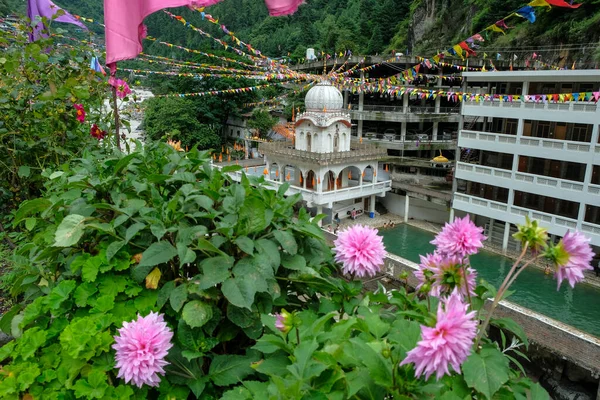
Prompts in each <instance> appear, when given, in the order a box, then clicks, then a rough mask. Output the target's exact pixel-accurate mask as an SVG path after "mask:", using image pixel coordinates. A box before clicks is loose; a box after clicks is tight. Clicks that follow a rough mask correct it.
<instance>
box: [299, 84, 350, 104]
mask: <svg viewBox="0 0 600 400" xmlns="http://www.w3.org/2000/svg"><path fill="white" fill-rule="evenodd" d="M304 105H305V106H306V109H307V110H313V111H324V110H326V111H339V110H341V109H342V108H344V98H343V97H342V93H340V91H339V90H338V89H337V88H335V87H333V86H332V85H331V83H330V82H328V81H322V82H320V83H318V84H317V85H316V86H314V87H313V88H312V89H310V90H309V91H308V93H307V94H306V97H305V98H304Z"/></svg>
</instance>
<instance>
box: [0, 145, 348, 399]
mask: <svg viewBox="0 0 600 400" xmlns="http://www.w3.org/2000/svg"><path fill="white" fill-rule="evenodd" d="M137 149H138V150H137V151H136V152H133V153H131V154H129V155H125V154H121V153H114V154H113V153H110V152H103V151H102V150H101V149H98V150H94V151H87V152H86V153H85V154H84V156H83V157H82V158H81V159H79V160H77V161H74V162H72V163H70V164H69V165H65V166H64V167H62V168H61V169H60V170H55V171H51V170H47V171H45V172H44V176H45V179H46V191H45V194H44V196H43V197H40V198H37V199H34V200H31V201H28V202H25V203H24V204H23V205H22V206H21V208H20V209H19V210H18V212H17V213H16V215H15V224H18V225H20V224H23V223H24V222H25V221H26V220H30V221H31V220H33V221H35V223H34V224H33V228H32V229H31V230H30V232H29V233H28V237H27V238H26V239H25V240H24V241H23V243H22V245H21V246H20V247H19V248H18V249H17V252H16V256H15V262H16V263H17V264H18V265H20V267H19V268H18V269H17V271H16V273H17V274H18V275H19V276H18V278H17V279H16V282H17V283H16V285H15V286H14V288H13V293H14V294H15V295H19V296H21V297H22V298H23V299H24V300H23V301H22V302H21V303H20V304H18V305H17V306H15V307H14V308H13V309H11V310H10V311H9V312H8V313H6V314H5V316H4V317H3V318H2V320H1V321H0V327H1V328H2V329H3V330H5V331H8V332H10V333H12V335H13V336H14V337H15V338H16V339H15V340H14V341H11V342H10V343H9V344H7V345H6V346H4V347H3V348H1V349H0V360H2V363H3V367H2V372H3V373H2V374H0V398H6V399H10V398H15V399H16V398H20V397H22V396H24V395H26V394H28V395H31V396H33V398H44V399H45V398H57V397H68V398H73V397H77V398H111V399H113V398H124V399H125V398H127V399H128V398H131V397H132V396H134V393H135V396H137V397H139V398H143V399H146V398H153V397H156V396H158V395H159V394H160V396H163V397H164V398H177V399H185V398H187V397H188V395H189V396H191V397H204V398H206V397H217V398H218V397H220V395H221V393H222V392H223V390H225V389H226V388H227V387H228V386H229V385H232V384H235V383H237V382H238V381H239V380H240V379H244V378H246V377H248V376H251V375H252V376H254V377H255V379H257V378H256V372H255V371H254V370H253V369H252V368H251V367H250V364H251V363H252V362H256V361H258V360H259V353H258V352H257V351H253V350H251V349H250V347H251V346H252V345H253V344H254V343H255V340H256V339H258V338H259V337H260V336H261V335H262V334H263V329H264V328H263V322H262V319H261V316H262V315H265V314H270V313H273V312H277V310H278V309H279V307H288V306H289V305H290V304H294V306H293V307H297V305H298V304H301V303H302V302H303V301H304V302H307V301H310V302H312V303H317V302H318V295H319V293H322V292H331V291H335V290H337V289H336V288H337V287H338V285H339V283H338V280H337V279H334V278H326V277H323V276H322V272H323V271H326V270H328V265H330V261H331V259H332V255H331V252H330V249H329V247H328V246H327V244H326V243H325V241H324V240H323V238H322V234H321V231H320V230H319V229H318V227H317V226H316V225H315V224H313V223H311V222H309V219H310V218H309V215H308V214H306V213H300V215H298V216H297V219H295V220H293V208H292V205H293V204H295V203H296V202H297V201H298V196H291V197H287V198H286V197H284V196H283V193H284V192H285V189H282V190H280V191H279V192H274V191H272V190H267V189H265V188H262V187H261V186H260V181H262V178H261V179H260V180H253V181H250V178H248V179H246V178H244V180H243V181H242V183H241V184H237V183H233V182H232V181H231V180H230V179H229V178H228V177H227V176H226V175H224V174H223V173H221V172H219V171H217V170H213V169H211V168H210V167H209V165H208V159H209V154H208V153H203V152H199V151H196V150H192V151H190V152H189V153H183V152H179V151H177V150H175V149H173V148H172V147H171V146H169V145H167V144H158V143H157V144H145V145H144V146H141V145H139V146H137ZM236 168H237V167H232V168H231V169H236ZM251 183H252V184H255V185H258V187H256V188H255V187H254V186H252V185H251ZM300 299H303V300H300ZM152 313H160V315H161V317H158V316H157V314H152ZM161 318H162V319H161ZM163 319H164V322H163ZM169 332H173V334H172V337H171V334H170V333H169ZM171 346H172V347H171ZM167 353H168V354H167ZM167 363H168V364H167ZM162 370H164V371H165V375H164V376H162ZM128 382H129V384H128ZM132 385H136V386H141V388H137V387H135V386H132ZM151 385H158V386H157V387H156V388H154V387H153V386H151Z"/></svg>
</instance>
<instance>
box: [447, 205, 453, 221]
mask: <svg viewBox="0 0 600 400" xmlns="http://www.w3.org/2000/svg"><path fill="white" fill-rule="evenodd" d="M452 221H454V208H450V218H448V222H449V223H452Z"/></svg>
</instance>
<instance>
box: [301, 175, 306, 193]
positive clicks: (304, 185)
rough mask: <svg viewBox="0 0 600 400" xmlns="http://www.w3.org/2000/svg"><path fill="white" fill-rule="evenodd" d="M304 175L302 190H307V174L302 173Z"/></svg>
mask: <svg viewBox="0 0 600 400" xmlns="http://www.w3.org/2000/svg"><path fill="white" fill-rule="evenodd" d="M300 173H301V174H302V189H306V174H305V173H303V172H300Z"/></svg>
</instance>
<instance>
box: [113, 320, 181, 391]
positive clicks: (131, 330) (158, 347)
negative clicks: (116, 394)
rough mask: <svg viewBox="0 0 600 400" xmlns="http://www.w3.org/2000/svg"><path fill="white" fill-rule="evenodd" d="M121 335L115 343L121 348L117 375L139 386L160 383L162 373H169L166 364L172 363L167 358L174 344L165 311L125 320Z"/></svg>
mask: <svg viewBox="0 0 600 400" xmlns="http://www.w3.org/2000/svg"><path fill="white" fill-rule="evenodd" d="M119 335H120V336H115V341H116V343H115V344H114V345H113V346H112V347H113V349H115V350H116V351H117V353H116V355H115V361H116V362H117V365H116V366H115V368H117V369H118V370H119V374H118V375H117V377H118V378H123V379H125V383H129V382H130V381H133V383H134V384H135V385H136V386H137V387H139V388H141V387H142V385H144V384H146V385H148V386H158V384H159V382H160V378H159V376H158V374H163V375H164V374H165V370H164V369H163V367H164V366H165V365H168V364H169V363H168V362H166V361H165V357H166V356H167V353H168V352H169V349H170V348H171V347H173V344H172V343H171V339H172V338H173V332H172V331H171V329H169V327H168V326H167V324H166V323H165V321H164V320H163V316H162V314H158V313H153V312H151V313H150V314H148V315H147V316H146V317H142V316H140V315H138V319H137V321H132V322H124V323H123V327H122V328H121V329H119Z"/></svg>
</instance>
